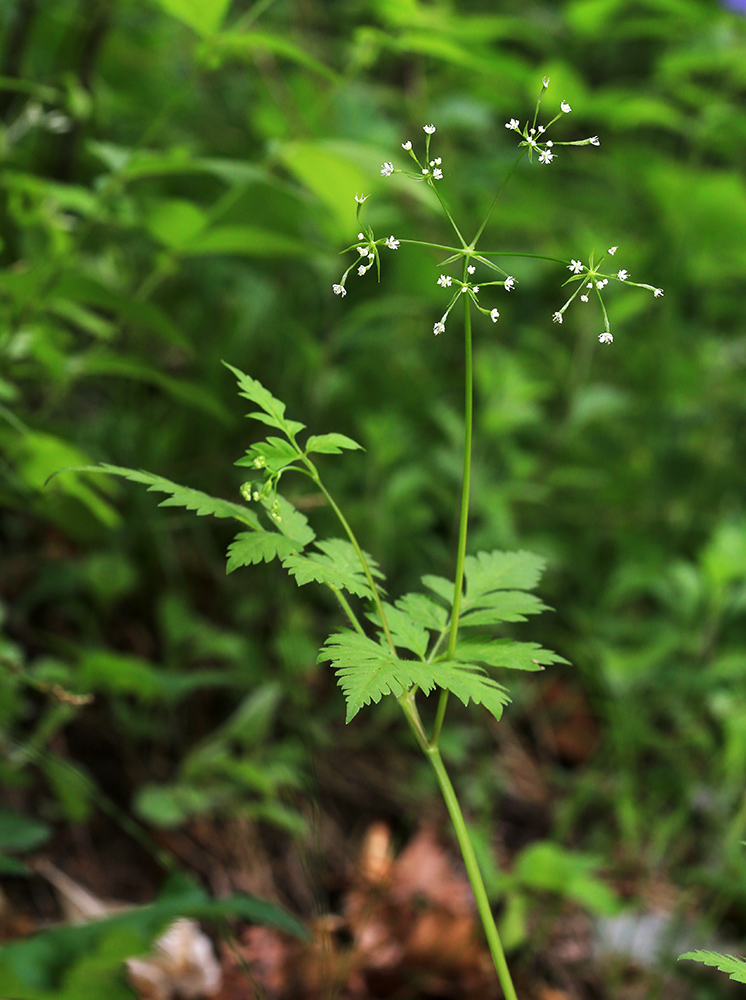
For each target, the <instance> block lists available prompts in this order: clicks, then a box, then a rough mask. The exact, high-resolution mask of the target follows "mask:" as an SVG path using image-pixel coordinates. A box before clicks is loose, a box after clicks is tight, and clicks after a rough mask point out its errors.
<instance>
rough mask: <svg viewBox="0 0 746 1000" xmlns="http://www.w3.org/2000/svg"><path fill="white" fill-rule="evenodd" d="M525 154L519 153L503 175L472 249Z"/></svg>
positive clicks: (522, 151) (473, 241)
mask: <svg viewBox="0 0 746 1000" xmlns="http://www.w3.org/2000/svg"><path fill="white" fill-rule="evenodd" d="M525 152H526V150H525V148H524V149H522V150H521V151H520V153H519V154H518V156H516V158H515V162H514V163H513V166H512V167H511V168H510V170H509V171H508V172H507V174H506V175H505V180H504V181H503V182H502V184H501V185H500V190H499V191H498V192H497V194H496V195H495V197H494V199H493V201H492V204H491V205H490V208H489V211H488V212H487V214H486V215H485V217H484V222H483V223H482V225H481V226H480V227H479V229H478V230H477V235H476V236H475V237H474V239H473V240H472V241H471V245H472V246H473V247H475V246H476V245H477V240H478V239H479V237H480V236H481V235H482V233H483V232H484V230H485V226H486V225H487V223H488V222H489V221H490V217H491V215H492V213H493V212H494V210H495V205H497V203H498V201H499V200H500V195H501V194H502V193H503V191H504V190H505V187H506V185H507V183H508V181H509V180H510V178H511V177H512V176H513V172H514V171H515V168H516V167H517V166H518V164H519V163H520V162H521V159H522V158H523V155H524V153H525Z"/></svg>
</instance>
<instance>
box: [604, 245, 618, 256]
mask: <svg viewBox="0 0 746 1000" xmlns="http://www.w3.org/2000/svg"><path fill="white" fill-rule="evenodd" d="M618 249H619V247H609V249H608V250H607V251H606V252H607V253H610V254H611V256H612V257H613V256H614V254H615V253H616V252H617V250H618Z"/></svg>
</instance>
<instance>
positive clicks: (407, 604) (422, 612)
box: [396, 577, 448, 632]
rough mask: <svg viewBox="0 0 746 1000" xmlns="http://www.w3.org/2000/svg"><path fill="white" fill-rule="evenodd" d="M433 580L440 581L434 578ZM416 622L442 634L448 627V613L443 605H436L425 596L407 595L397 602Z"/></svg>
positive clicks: (397, 605)
mask: <svg viewBox="0 0 746 1000" xmlns="http://www.w3.org/2000/svg"><path fill="white" fill-rule="evenodd" d="M433 579H438V578H437V577H433ZM396 607H397V608H400V609H401V610H402V611H403V612H404V613H405V614H407V615H409V617H410V618H411V619H412V621H414V622H418V623H419V624H420V625H424V626H425V628H427V629H432V630H433V631H435V632H442V631H443V630H444V629H445V628H446V627H447V626H448V612H447V611H446V609H445V608H444V607H443V605H442V604H436V603H435V601H432V600H430V598H429V597H427V596H426V595H425V594H417V593H413V594H405V595H404V596H403V597H400V598H399V600H398V601H397V602H396Z"/></svg>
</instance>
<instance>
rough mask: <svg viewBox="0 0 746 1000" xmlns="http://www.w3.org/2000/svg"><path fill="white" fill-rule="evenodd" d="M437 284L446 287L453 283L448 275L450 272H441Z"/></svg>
mask: <svg viewBox="0 0 746 1000" xmlns="http://www.w3.org/2000/svg"><path fill="white" fill-rule="evenodd" d="M438 284H439V285H441V287H443V288H448V286H449V285H452V284H453V278H452V277H451V276H450V274H441V276H440V277H439V278H438Z"/></svg>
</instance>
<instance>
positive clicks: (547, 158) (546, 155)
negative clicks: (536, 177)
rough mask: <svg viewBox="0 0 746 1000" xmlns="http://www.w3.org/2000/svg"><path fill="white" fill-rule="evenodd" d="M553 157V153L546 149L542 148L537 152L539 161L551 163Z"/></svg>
mask: <svg viewBox="0 0 746 1000" xmlns="http://www.w3.org/2000/svg"><path fill="white" fill-rule="evenodd" d="M553 159H554V153H552V152H551V151H550V150H548V149H544V150H542V151H541V153H540V154H539V163H551V162H552V160H553Z"/></svg>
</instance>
